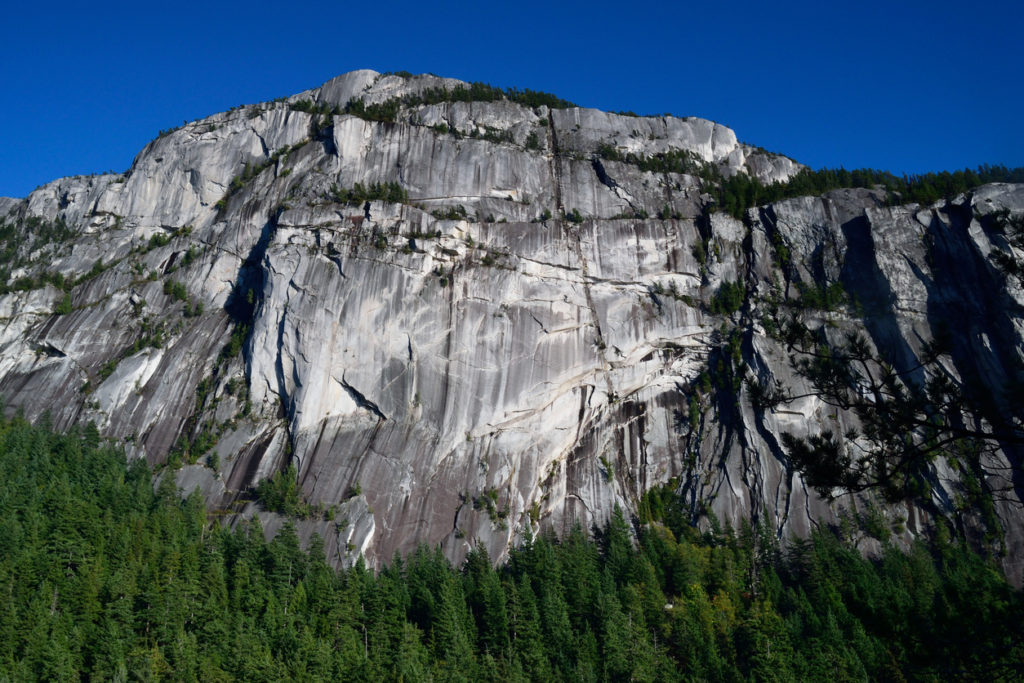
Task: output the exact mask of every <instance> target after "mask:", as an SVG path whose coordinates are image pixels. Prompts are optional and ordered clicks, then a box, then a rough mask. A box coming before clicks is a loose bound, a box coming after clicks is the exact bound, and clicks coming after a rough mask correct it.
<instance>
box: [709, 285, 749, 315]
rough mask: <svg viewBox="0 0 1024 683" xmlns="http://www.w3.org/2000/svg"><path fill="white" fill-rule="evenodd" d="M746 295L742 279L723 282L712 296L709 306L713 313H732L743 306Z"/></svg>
mask: <svg viewBox="0 0 1024 683" xmlns="http://www.w3.org/2000/svg"><path fill="white" fill-rule="evenodd" d="M745 297H746V288H745V287H744V286H743V283H742V282H740V281H736V282H730V281H726V282H723V283H722V285H721V286H720V287H719V288H718V291H717V292H715V295H714V296H713V297H711V303H710V305H709V308H710V310H711V312H712V313H716V314H718V315H732V314H733V313H735V312H736V311H738V310H740V308H742V307H743V300H744V299H745Z"/></svg>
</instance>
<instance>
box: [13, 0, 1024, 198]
mask: <svg viewBox="0 0 1024 683" xmlns="http://www.w3.org/2000/svg"><path fill="white" fill-rule="evenodd" d="M716 8H723V9H716ZM2 16H3V25H4V30H3V39H2V40H0V195H6V196H24V195H26V194H27V193H28V192H30V191H31V190H32V189H33V188H34V187H36V186H37V185H40V184H42V183H45V182H47V181H49V180H52V179H54V178H57V177H60V176H65V175H73V174H78V173H93V172H102V171H106V170H108V169H113V170H115V171H123V170H125V169H127V168H128V166H129V165H130V164H131V161H132V159H133V157H134V156H135V154H136V153H137V152H138V151H139V150H140V149H141V148H142V146H143V145H144V144H145V143H146V142H147V141H149V140H150V139H152V138H153V137H155V136H156V134H157V132H158V131H159V130H160V129H162V128H170V127H173V126H176V125H180V124H181V123H182V121H184V120H186V119H187V120H192V119H196V118H200V117H203V116H207V115H209V114H213V113H216V112H218V111H222V110H225V109H227V108H229V107H231V106H233V105H237V104H243V103H252V102H259V101H263V100H268V99H273V98H274V97H277V96H280V95H289V94H293V93H296V92H299V91H301V90H305V89H307V88H310V87H314V86H317V85H319V84H321V83H322V82H324V81H326V80H328V79H329V78H331V77H333V76H336V75H338V74H340V73H344V72H346V71H351V70H353V69H360V68H370V69H375V70H377V71H398V70H407V71H411V72H413V73H422V72H433V73H436V74H438V75H441V76H451V77H454V78H461V79H463V80H480V81H486V82H489V83H491V84H492V85H497V86H517V87H525V88H532V89H534V90H545V91H548V92H553V93H555V94H557V95H559V96H561V97H563V98H565V99H569V100H572V101H574V102H577V103H579V104H580V105H583V106H591V107H598V108H601V109H607V110H633V111H636V112H637V113H643V114H650V113H663V112H671V113H673V114H677V115H679V116H689V115H693V116H702V117H705V118H709V119H712V120H715V121H718V122H720V123H723V124H725V125H728V126H730V127H732V128H733V129H734V130H735V131H736V133H737V135H738V137H739V138H740V139H741V140H743V141H744V142H748V143H751V144H755V145H760V146H762V147H765V148H767V149H769V150H772V151H777V152H782V153H784V154H787V155H789V156H791V157H793V158H794V159H796V160H797V161H800V162H803V163H806V164H808V165H810V166H812V167H815V168H818V167H822V166H845V167H847V168H856V167H863V166H870V167H874V168H882V169H887V170H891V171H894V172H897V173H920V172H924V171H933V170H952V169H957V168H963V167H964V166H976V165H978V164H981V163H993V164H1006V165H1008V166H1022V165H1024V130H1022V121H1024V106H1022V105H1024V49H1022V44H1024V38H1022V29H1024V3H1022V2H1020V0H1017V1H1016V2H1011V1H1005V2H1004V1H1002V0H1000V1H997V2H973V3H967V2H957V3H953V2H947V1H945V0H937V1H932V2H923V1H918V0H913V1H907V2H900V1H899V0H890V1H889V2H875V1H873V0H866V1H862V2H859V3H831V2H820V1H819V2H788V3H787V2H745V1H744V2H732V3H717V2H709V1H705V2H702V3H699V4H698V3H688V2H675V3H673V2H650V1H647V0H633V1H632V2H614V3H612V2H604V1H603V0H601V1H593V2H562V3H558V2H551V3H548V2H534V1H533V0H521V1H520V2H506V3H488V2H435V3H426V2H420V3H389V2H343V1H336V2H318V1H315V0H308V1H305V2H294V3H285V2H275V3H264V2H248V3H220V4H218V5H217V6H215V7H212V8H211V7H208V6H207V4H206V3H193V2H187V1H183V2H177V3H166V2H153V3H146V2H138V1H137V0H136V1H134V2H130V3H121V2H99V3H86V2H74V3H70V2H60V1H49V2H32V1H31V0H29V1H28V2H11V3H7V6H6V8H5V10H4V12H3V15H2Z"/></svg>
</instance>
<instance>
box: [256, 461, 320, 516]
mask: <svg viewBox="0 0 1024 683" xmlns="http://www.w3.org/2000/svg"><path fill="white" fill-rule="evenodd" d="M298 476H299V474H298V472H297V471H296V469H295V465H288V467H287V469H285V471H283V472H275V473H274V474H273V476H271V477H269V478H267V479H264V480H263V481H261V482H260V483H259V484H258V485H257V486H256V497H257V498H258V499H259V501H260V502H261V503H263V507H264V508H266V509H267V510H270V511H271V512H280V513H282V514H285V515H289V516H293V517H295V516H302V517H304V516H307V513H308V509H307V506H306V505H305V503H303V502H302V497H301V493H300V491H299V484H298Z"/></svg>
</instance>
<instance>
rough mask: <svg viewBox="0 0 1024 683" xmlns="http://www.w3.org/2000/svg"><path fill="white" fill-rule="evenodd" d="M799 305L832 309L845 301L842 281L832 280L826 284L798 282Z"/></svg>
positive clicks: (818, 308) (825, 309) (815, 308)
mask: <svg viewBox="0 0 1024 683" xmlns="http://www.w3.org/2000/svg"><path fill="white" fill-rule="evenodd" d="M797 288H798V289H799V290H800V305H801V306H803V307H804V308H809V309H813V310H818V311H834V310H836V309H838V308H839V307H841V306H843V305H845V304H846V302H847V297H846V290H845V289H844V288H843V283H841V282H832V283H830V284H827V285H822V284H818V283H817V282H813V283H811V284H806V283H803V282H801V283H799V284H798V285H797Z"/></svg>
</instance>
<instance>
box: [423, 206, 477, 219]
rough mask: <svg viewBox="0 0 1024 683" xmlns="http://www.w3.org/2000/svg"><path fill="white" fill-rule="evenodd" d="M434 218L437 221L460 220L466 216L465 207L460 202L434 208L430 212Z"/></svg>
mask: <svg viewBox="0 0 1024 683" xmlns="http://www.w3.org/2000/svg"><path fill="white" fill-rule="evenodd" d="M430 215H432V216H433V217H434V218H436V219H437V220H439V221H462V220H466V218H467V217H468V216H467V214H466V207H464V206H462V205H461V204H456V205H455V206H448V207H445V208H443V209H434V210H433V211H431V212H430Z"/></svg>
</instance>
